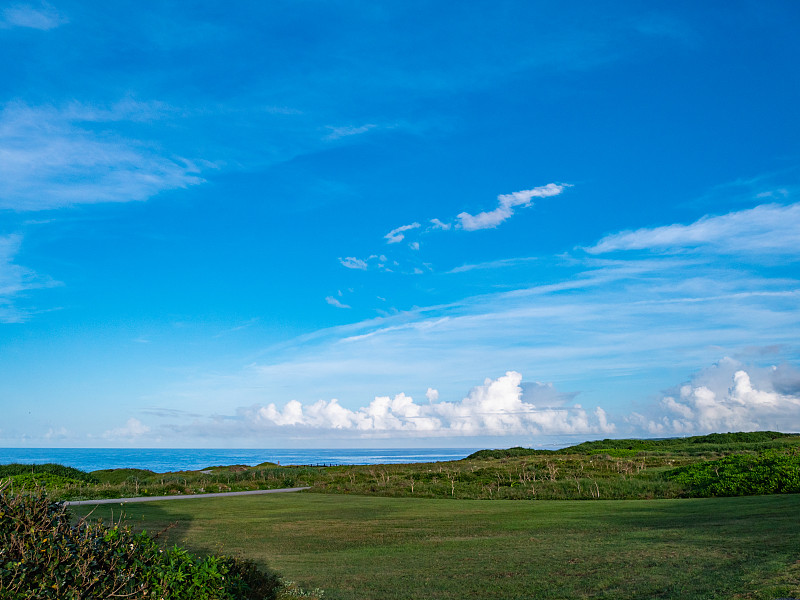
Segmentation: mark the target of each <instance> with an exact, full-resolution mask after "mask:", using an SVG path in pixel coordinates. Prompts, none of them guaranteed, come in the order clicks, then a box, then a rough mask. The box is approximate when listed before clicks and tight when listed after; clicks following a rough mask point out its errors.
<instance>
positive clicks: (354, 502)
mask: <svg viewBox="0 0 800 600" xmlns="http://www.w3.org/2000/svg"><path fill="white" fill-rule="evenodd" d="M0 487H2V488H4V489H2V490H0V492H2V501H1V503H0V535H1V536H4V537H3V538H2V539H0V543H2V546H0V547H2V550H1V551H0V552H2V556H0V597H2V598H6V597H8V598H13V599H18V598H19V599H22V598H40V597H41V598H48V597H53V598H73V597H74V598H84V597H85V598H92V597H105V596H103V595H102V594H100V595H97V596H92V595H91V594H89V595H83V596H81V595H72V596H71V595H69V593H67V590H71V589H81V588H82V589H89V590H91V589H93V588H92V586H97V589H104V590H106V589H107V590H112V589H113V590H116V591H114V594H116V593H118V592H120V593H125V594H134V595H135V594H139V596H137V597H143V598H146V597H158V598H162V597H163V598H170V597H176V598H177V597H181V598H195V597H196V598H208V599H209V600H212V599H215V598H219V599H220V600H222V599H224V598H237V599H242V600H244V599H248V598H256V597H258V598H265V599H266V598H295V597H308V598H321V597H322V596H323V592H322V591H320V589H319V588H324V589H325V592H324V597H325V598H331V599H334V600H336V599H339V600H349V599H355V598H365V597H369V598H374V599H376V600H383V599H386V600H388V599H399V598H410V597H414V598H417V597H420V598H421V597H424V598H432V599H440V598H441V599H450V598H453V599H455V598H467V599H469V598H476V599H477V598H504V599H505V598H529V597H537V598H567V597H569V598H619V599H626V598H631V599H633V598H642V597H648V598H681V599H683V598H689V599H698V600H699V599H700V598H703V599H706V598H709V599H710V598H731V597H740V598H749V599H752V600H760V599H767V598H776V597H792V596H794V597H796V596H800V562H798V561H797V557H798V556H800V520H798V519H797V514H800V493H799V492H800V436H798V435H789V434H782V433H776V432H756V433H737V434H712V435H708V436H697V437H691V438H679V439H671V440H601V441H594V442H586V443H583V444H578V445H576V446H572V447H569V448H564V449H561V450H556V451H544V450H535V449H530V448H508V449H500V450H483V451H480V452H476V453H474V454H472V455H470V456H469V457H466V458H464V459H463V460H458V461H449V462H439V463H416V464H405V465H358V466H326V467H320V466H311V465H305V466H304V465H295V466H278V465H276V464H273V463H262V464H260V465H256V466H252V467H251V466H244V465H234V466H215V467H208V468H205V469H200V470H198V471H184V472H176V473H154V472H152V471H147V470H142V469H111V470H102V471H94V472H92V473H85V472H82V471H79V470H77V469H71V468H69V467H63V466H60V465H3V466H0ZM286 487H308V488H309V489H308V490H307V493H302V494H291V495H285V494H269V495H259V496H244V497H236V498H197V499H194V500H193V501H192V502H188V503H187V502H159V501H155V502H148V503H133V504H124V505H123V506H120V505H119V504H108V505H100V506H73V507H70V510H72V511H73V512H74V513H75V514H76V515H77V516H75V517H73V518H72V519H71V520H70V517H69V513H68V512H67V511H66V510H65V509H64V506H63V504H61V503H60V502H58V501H59V500H64V499H72V500H75V499H87V498H124V497H128V496H158V495H163V494H169V495H181V494H184V495H189V494H202V493H204V492H224V491H237V490H251V489H275V488H286ZM308 492H311V493H308ZM654 499H658V501H657V502H653V500H654ZM477 500H483V501H477ZM488 500H522V501H518V502H496V501H495V502H492V501H488ZM542 500H547V501H544V502H543V501H542ZM571 500H581V502H572V501H571ZM121 511H124V523H125V524H124V525H123V524H122V522H121V521H120V517H121V515H120V513H121ZM104 523H110V525H108V526H107V525H104ZM153 531H160V532H161V533H160V534H159V536H158V539H155V538H154V537H151V536H149V535H148V534H147V533H146V532H153ZM776 532H780V533H779V534H776ZM231 557H237V558H231ZM70 560H72V561H77V562H74V563H70V562H69V561H70ZM70 564H72V566H71V567H70V566H69V565H70ZM272 568H275V569H276V570H277V571H278V572H280V573H281V575H282V576H283V577H285V578H286V579H281V578H279V577H278V576H277V575H275V574H274V572H273V571H272V570H271V569H272ZM81 577H83V579H80V578H81ZM87 578H88V579H87ZM223 578H224V583H222V582H223ZM187 582H191V585H192V586H194V587H192V588H191V589H193V590H195V591H196V593H197V595H195V596H191V595H188V596H187V595H181V596H176V595H172V596H171V595H170V594H172V593H173V590H175V589H178V587H180V586H179V585H178V583H180V585H189V584H188V583H187ZM293 582H296V583H293ZM100 586H108V587H107V588H103V587H100ZM125 586H127V587H125ZM136 586H139V587H136ZM148 586H149V587H148ZM145 589H146V590H154V591H152V595H147V594H144V593H143V592H142V590H145ZM212 589H213V590H214V591H213V592H211V591H209V590H212ZM308 589H312V591H305V590H308ZM26 590H28V591H26ZM30 590H33V591H30ZM135 590H139V591H135ZM203 590H205V591H203ZM251 590H257V591H255V592H253V593H254V594H255V595H247V594H249V593H250V591H251ZM26 593H27V594H28V595H25V594H26ZM104 593H105V592H104ZM193 593H194V592H193ZM4 594H5V595H4ZM37 594H38V595H37ZM48 594H49V595H48ZM148 594H150V591H148ZM203 594H207V595H203ZM214 594H216V595H214Z"/></svg>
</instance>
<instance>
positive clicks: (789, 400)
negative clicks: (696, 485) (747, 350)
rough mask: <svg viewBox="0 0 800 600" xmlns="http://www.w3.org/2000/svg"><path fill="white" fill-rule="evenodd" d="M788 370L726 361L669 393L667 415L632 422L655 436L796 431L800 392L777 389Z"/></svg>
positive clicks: (664, 408)
mask: <svg viewBox="0 0 800 600" xmlns="http://www.w3.org/2000/svg"><path fill="white" fill-rule="evenodd" d="M786 371H787V368H786V367H784V368H783V369H782V370H780V371H779V369H778V368H777V367H773V368H771V369H757V368H753V367H750V368H748V370H745V367H744V365H742V364H741V363H739V362H738V361H736V360H733V359H730V358H725V359H723V360H721V361H720V362H719V363H717V364H716V365H714V366H713V367H711V368H710V369H706V370H704V371H702V372H700V373H699V374H697V375H696V376H695V377H694V378H693V379H692V380H691V381H690V382H688V383H686V384H684V385H682V386H680V388H679V389H678V390H676V391H675V392H672V393H670V394H668V395H665V396H664V397H663V398H662V400H661V409H662V412H663V413H665V414H664V415H663V416H661V417H660V418H655V419H646V418H644V417H643V416H642V415H638V414H637V415H634V417H633V422H634V423H636V424H638V425H640V426H642V427H644V428H645V429H646V430H647V431H648V433H650V434H656V435H662V434H678V435H685V434H697V433H709V432H725V431H755V430H763V429H770V430H777V431H797V430H798V429H800V390H798V389H797V388H796V387H795V386H792V385H790V386H789V388H790V389H789V390H786V389H783V390H781V389H780V388H779V386H780V384H781V383H784V384H785V381H786V379H787V378H786ZM789 380H790V381H791V378H790V379H789ZM776 383H777V384H778V385H777V386H776V385H775V384H776ZM776 388H778V389H776Z"/></svg>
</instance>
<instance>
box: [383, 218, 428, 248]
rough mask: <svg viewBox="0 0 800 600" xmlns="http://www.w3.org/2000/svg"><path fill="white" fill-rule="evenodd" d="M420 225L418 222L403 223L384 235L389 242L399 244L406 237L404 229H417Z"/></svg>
mask: <svg viewBox="0 0 800 600" xmlns="http://www.w3.org/2000/svg"><path fill="white" fill-rule="evenodd" d="M418 227H420V224H419V223H416V222H414V223H411V224H410V225H401V226H400V227H398V228H396V229H392V230H391V231H390V232H389V233H387V234H386V235H385V236H383V237H384V239H385V240H386V243H387V244H397V243H399V242H402V241H403V240H404V239H405V235H404V234H403V232H404V231H410V230H412V229H417V228H418Z"/></svg>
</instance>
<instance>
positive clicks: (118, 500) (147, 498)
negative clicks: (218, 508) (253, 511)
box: [64, 487, 308, 506]
mask: <svg viewBox="0 0 800 600" xmlns="http://www.w3.org/2000/svg"><path fill="white" fill-rule="evenodd" d="M307 489H308V488H307V487H296V488H281V489H279V490H249V491H246V492H219V493H215V494H179V495H176V496H139V497H137V498H103V499H102V500H72V501H70V502H64V504H65V505H66V506H80V505H81V504H123V503H126V502H155V501H156V500H193V499H195V498H223V497H225V496H254V495H256V494H279V493H282V492H299V491H301V490H307Z"/></svg>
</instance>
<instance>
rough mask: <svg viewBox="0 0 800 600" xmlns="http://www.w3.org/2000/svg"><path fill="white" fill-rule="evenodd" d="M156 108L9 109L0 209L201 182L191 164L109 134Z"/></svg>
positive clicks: (140, 194) (0, 153)
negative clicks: (120, 123)
mask: <svg viewBox="0 0 800 600" xmlns="http://www.w3.org/2000/svg"><path fill="white" fill-rule="evenodd" d="M134 104H135V103H134ZM153 109H154V107H152V106H149V107H145V106H142V105H130V104H120V105H118V106H115V107H112V108H111V109H99V108H96V107H87V106H82V105H75V104H73V105H70V106H68V107H66V108H64V109H57V108H53V107H30V106H27V105H24V104H18V103H12V104H7V105H6V106H4V107H3V108H2V110H0V208H10V209H12V210H25V211H29V210H45V209H52V208H59V207H63V206H70V205H75V204H92V203H98V202H129V201H131V200H146V199H147V198H150V197H152V196H154V195H155V194H157V193H159V192H161V191H164V190H168V189H176V188H183V187H187V186H189V185H194V184H197V183H201V182H202V179H200V177H199V168H198V167H197V165H195V164H193V163H192V162H191V161H188V160H186V159H182V158H180V157H174V156H164V155H162V154H161V153H159V152H157V151H156V150H154V149H153V148H151V147H148V145H147V144H145V143H142V142H141V141H139V140H132V139H127V138H125V137H123V136H119V135H115V134H114V133H113V131H109V127H108V124H109V123H112V122H114V121H120V120H137V119H138V118H139V117H138V115H140V114H141V112H142V111H143V110H153ZM98 123H99V124H102V125H105V127H104V128H103V130H102V131H100V130H99V129H96V128H95V125H96V124H98Z"/></svg>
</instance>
